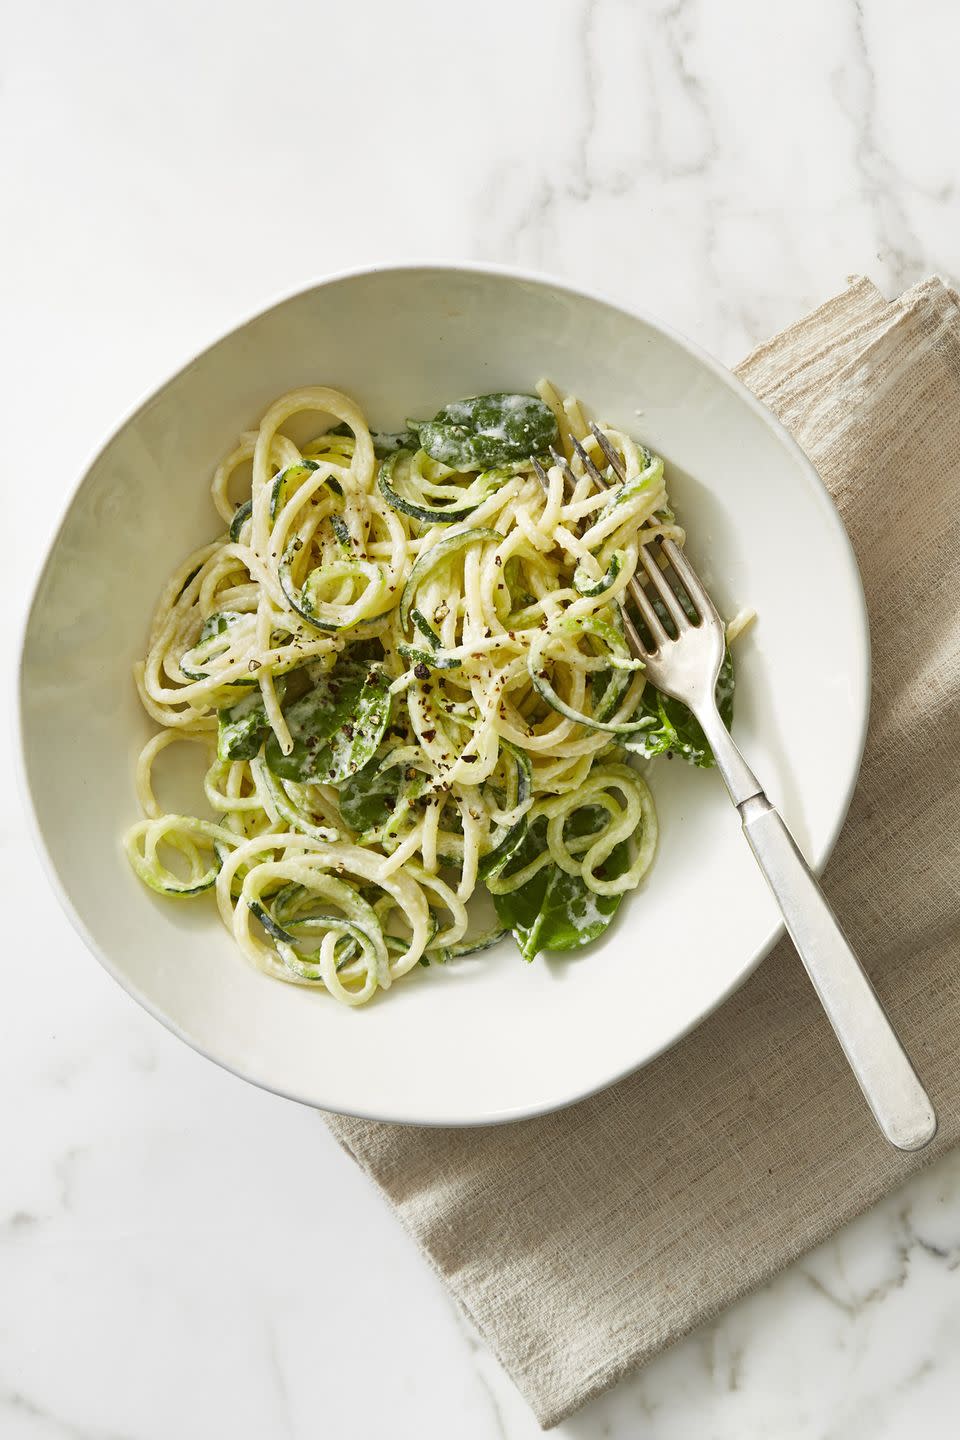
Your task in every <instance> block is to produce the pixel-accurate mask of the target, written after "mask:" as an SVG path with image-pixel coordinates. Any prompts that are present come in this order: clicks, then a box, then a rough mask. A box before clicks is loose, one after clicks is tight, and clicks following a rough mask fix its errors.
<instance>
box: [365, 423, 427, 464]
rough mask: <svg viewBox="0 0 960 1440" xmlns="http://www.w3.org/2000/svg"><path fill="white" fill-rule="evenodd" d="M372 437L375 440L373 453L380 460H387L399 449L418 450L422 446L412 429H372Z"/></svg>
mask: <svg viewBox="0 0 960 1440" xmlns="http://www.w3.org/2000/svg"><path fill="white" fill-rule="evenodd" d="M370 439H371V440H372V441H373V453H374V455H376V457H377V459H378V460H385V459H386V457H387V456H388V455H393V454H394V452H395V451H397V450H417V449H419V447H420V442H419V441H418V440H417V437H416V435H415V433H414V432H413V431H412V430H397V431H394V432H390V431H385V430H381V431H378V430H371V432H370Z"/></svg>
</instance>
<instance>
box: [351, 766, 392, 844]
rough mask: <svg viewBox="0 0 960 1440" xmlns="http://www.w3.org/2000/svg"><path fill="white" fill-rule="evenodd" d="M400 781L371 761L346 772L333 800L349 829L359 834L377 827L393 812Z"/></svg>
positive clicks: (384, 823)
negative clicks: (360, 767) (355, 770)
mask: <svg viewBox="0 0 960 1440" xmlns="http://www.w3.org/2000/svg"><path fill="white" fill-rule="evenodd" d="M399 789H400V781H399V779H398V777H397V776H396V774H394V773H393V772H392V771H391V770H383V769H381V768H380V766H379V765H377V764H376V763H375V762H374V761H371V762H370V763H369V764H367V765H365V766H364V767H363V769H362V770H358V771H357V772H356V774H355V775H350V776H348V777H347V779H346V780H344V782H343V784H342V785H341V786H340V793H339V795H338V796H337V804H338V805H339V807H340V814H341V815H342V816H343V818H344V820H346V822H347V824H348V825H349V826H350V829H351V830H356V831H357V832H358V834H361V835H362V834H363V833H364V832H366V831H368V830H379V829H380V827H381V826H382V825H386V823H387V821H388V820H389V819H390V817H391V815H392V814H393V812H394V809H395V808H396V804H397V796H398V792H399Z"/></svg>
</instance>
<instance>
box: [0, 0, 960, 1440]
mask: <svg viewBox="0 0 960 1440" xmlns="http://www.w3.org/2000/svg"><path fill="white" fill-rule="evenodd" d="M4 18H5V25H4V31H5V36H4V44H3V47H2V49H0V123H2V133H3V136H4V146H3V153H2V160H0V164H2V176H3V183H2V185H0V234H2V236H3V256H4V263H3V266H2V276H0V296H2V303H3V316H4V319H3V324H2V331H0V336H2V338H0V345H2V362H0V363H2V385H0V397H2V399H0V404H2V406H3V412H4V416H5V421H6V423H5V425H4V431H3V433H4V437H5V442H6V444H5V454H4V498H5V503H6V506H7V525H8V531H7V533H8V535H10V536H15V543H14V545H13V547H12V548H11V549H10V550H8V560H7V567H8V575H10V576H11V579H10V582H9V588H10V589H11V593H14V594H16V595H17V596H18V598H19V599H20V600H22V599H23V597H24V596H25V595H26V592H27V588H28V585H29V583H30V579H31V577H32V575H33V572H34V570H35V568H36V565H37V563H38V561H39V558H40V555H41V553H42V550H43V548H44V546H45V544H46V540H47V538H48V534H49V530H50V528H51V524H52V519H53V516H54V515H55V513H56V510H57V508H58V506H59V503H60V498H61V497H62V495H63V494H64V493H65V492H66V491H67V489H68V488H69V487H70V485H71V484H72V482H73V479H74V478H75V476H76V474H77V470H78V467H79V465H80V463H81V461H82V460H83V458H84V457H85V456H87V455H88V454H89V452H90V451H91V450H92V449H93V448H94V446H95V445H96V443H97V442H98V440H99V439H100V438H101V437H102V435H103V434H104V432H105V431H106V430H107V428H108V427H109V426H111V425H112V423H113V422H114V421H115V420H116V419H117V417H118V416H119V415H120V414H121V413H122V412H124V411H125V410H126V409H127V408H128V407H129V406H130V405H131V404H132V403H133V402H134V401H135V400H136V399H137V398H138V397H139V396H141V395H142V394H143V393H144V392H145V391H147V390H149V389H150V388H152V387H153V385H154V384H155V383H156V382H157V381H158V380H160V379H161V378H163V377H164V376H165V375H166V374H167V373H168V372H170V371H171V370H172V369H173V368H174V367H176V366H178V365H179V364H180V363H181V362H182V361H183V360H184V359H186V358H187V357H188V356H189V355H190V354H191V352H193V351H194V350H195V349H196V348H198V347H199V346H201V345H202V344H203V343H204V342H206V341H207V340H208V339H210V338H212V337H214V336H216V335H217V334H218V333H219V332H221V331H222V330H224V329H226V328H228V327H229V326H230V325H231V324H232V323H233V322H234V321H235V319H236V318H237V317H238V316H241V315H244V314H246V313H249V312H251V311H253V310H255V309H257V308H258V307H260V306H261V305H263V304H264V303H266V302H268V301H269V300H271V299H272V298H273V297H274V296H276V295H277V294H278V293H280V292H282V291H284V290H286V289H289V288H292V287H294V286H296V285H299V284H302V283H305V282H307V281H309V280H311V279H312V278H314V277H316V276H319V275H321V274H323V273H324V272H325V271H329V270H332V269H336V268H339V267H344V266H349V265H353V264H357V263H361V262H367V261H372V260H378V259H392V258H405V257H422V258H434V257H436V258H440V257H442V258H453V259H456V258H463V257H471V258H479V259H495V260H501V261H517V262H521V263H526V264H531V265H535V266H538V267H542V268H544V269H547V270H549V271H553V272H555V273H559V274H561V275H566V276H569V277H571V278H572V279H574V280H577V281H581V282H585V283H587V284H588V285H592V286H596V287H599V288H602V289H604V290H606V291H608V292H610V293H611V294H614V295H618V296H621V297H624V298H626V299H628V300H633V301H637V302H639V303H641V304H643V305H645V306H647V307H648V308H649V309H651V310H653V311H655V312H656V313H659V314H660V315H661V316H662V317H663V318H665V319H666V320H668V321H670V322H672V323H673V324H674V325H675V326H677V327H678V328H679V329H681V330H684V331H686V332H687V333H689V334H690V335H692V336H693V337H695V338H696V339H698V340H700V341H701V342H702V343H703V344H705V345H706V346H707V347H708V348H710V349H712V350H713V351H714V352H715V353H717V354H718V355H719V356H720V357H721V358H723V359H725V360H727V361H731V362H732V361H735V360H736V359H737V358H738V356H740V355H741V354H742V353H743V352H745V351H746V350H747V349H748V348H749V347H750V346H751V345H752V344H753V343H754V342H755V341H757V340H759V339H761V338H762V337H763V336H764V335H765V334H766V333H767V332H769V331H770V330H772V329H775V328H776V327H778V326H780V325H782V324H783V323H785V322H787V321H789V320H790V319H791V318H792V317H794V316H795V315H797V314H798V313H800V312H801V311H803V310H804V309H805V308H807V307H809V306H810V305H812V304H814V303H815V302H816V301H817V300H818V299H820V298H822V297H823V296H824V295H826V294H827V293H828V292H830V291H832V290H834V289H836V288H839V287H840V286H841V285H842V283H843V280H844V277H845V276H846V275H847V274H848V273H849V272H854V271H865V272H867V273H869V274H871V275H872V276H874V278H876V279H877V280H878V281H879V282H880V283H881V285H882V286H883V287H885V288H887V289H893V288H896V287H902V286H904V285H906V284H908V283H909V282H911V281H912V280H914V279H916V278H917V277H918V276H920V275H921V274H923V273H924V272H926V271H928V270H931V269H939V270H941V271H943V272H944V273H946V274H948V275H951V276H952V277H953V279H954V280H956V278H957V277H958V275H960V228H958V226H957V223H956V220H957V179H958V163H960V162H958V160H957V152H956V145H955V143H954V142H955V139H956V56H957V53H958V43H960V16H958V13H957V11H956V8H955V6H953V5H951V4H950V3H948V0H942V3H939V4H938V3H935V0H914V3H913V4H912V5H910V6H901V5H898V4H896V3H895V0H889V3H887V0H867V3H865V4H863V5H854V4H848V3H835V0H817V3H807V4H803V5H800V4H794V5H769V4H766V3H764V0H750V3H748V0H727V3H725V4H723V5H716V4H708V3H706V0H703V3H701V4H695V3H692V0H676V3H672V4H653V3H638V0H592V3H573V0H554V3H553V4H551V5H549V6H548V5H547V4H545V3H544V4H540V5H535V4H532V3H528V4H523V3H518V0H487V3H486V4H484V5H483V6H479V7H469V8H468V7H465V6H464V7H461V6H456V5H454V4H447V5H446V6H441V5H440V4H439V3H427V0H407V3H406V4H404V5H394V4H390V3H388V0H377V3H369V0H368V3H364V0H358V3H354V4H352V5H349V6H343V7H340V6H332V5H322V4H314V5H312V6H306V5H297V4H294V3H293V0H272V3H270V4H269V5H254V4H252V3H250V0H239V3H232V4H231V3H226V0H211V3H206V4H203V5H197V4H187V3H186V0H139V3H137V4H135V5H133V4H125V3H122V0H88V3H86V4H84V5H78V4H75V3H71V0H56V3H55V0H38V3H36V4H34V5H31V6H27V5H26V4H23V3H20V4H11V5H9V6H8V7H7V8H6V11H5V17H4ZM41 487H42V496H43V498H42V500H41V503H40V504H39V506H38V504H37V494H38V490H40V489H41ZM18 619H19V616H18V615H17V616H15V615H13V614H11V611H10V609H9V607H5V608H4V609H3V610H2V611H0V625H2V626H3V633H4V644H5V649H6V651H7V653H10V652H11V651H12V648H13V644H14V636H15V632H16V622H17V621H18ZM8 683H9V682H8ZM8 751H9V747H8V746H4V747H3V750H2V752H0V753H2V758H0V766H2V776H3V788H2V792H0V793H2V794H3V795H4V796H6V797H8V798H7V801H6V802H5V803H4V805H3V809H2V835H0V838H2V845H3V855H4V860H5V864H4V866H3V868H2V874H3V876H4V882H3V883H4V889H5V895H4V901H3V908H4V918H5V922H6V923H5V930H6V940H7V944H6V947H5V951H4V960H5V962H6V963H5V964H4V965H3V966H2V967H0V1136H2V1160H0V1435H2V1436H3V1437H4V1440H61V1437H76V1440H169V1437H177V1440H201V1437H202V1440H216V1437H220V1436H230V1437H231V1440H265V1437H278V1440H286V1437H291V1440H305V1437H309V1436H314V1435H321V1434H323V1435H330V1436H336V1437H338V1440H341V1437H366V1436H373V1435H389V1436H396V1437H398V1440H399V1437H407V1436H409V1437H414V1436H416V1437H418V1440H422V1437H425V1436H434V1435H436V1436H446V1435H450V1434H456V1435H457V1436H460V1437H463V1440H493V1437H502V1436H506V1437H508V1440H527V1437H532V1436H533V1435H534V1434H535V1433H537V1431H536V1427H535V1425H534V1422H533V1421H532V1419H531V1418H530V1416H529V1415H528V1413H527V1412H526V1410H525V1407H524V1405H523V1403H522V1401H521V1400H520V1399H519V1397H518V1396H517V1394H516V1392H515V1391H514V1390H513V1387H512V1385H511V1384H510V1382H509V1381H508V1380H507V1379H506V1378H505V1377H504V1376H503V1375H502V1374H501V1373H499V1371H498V1369H497V1366H496V1365H495V1363H494V1362H493V1361H492V1360H491V1358H490V1357H489V1356H488V1355H487V1354H486V1353H485V1352H484V1350H483V1349H482V1348H481V1347H479V1346H478V1344H477V1343H476V1341H475V1340H474V1339H473V1338H472V1337H471V1336H470V1335H469V1334H468V1333H466V1331H465V1330H464V1328H463V1327H462V1325H461V1323H460V1322H459V1321H458V1319H457V1318H456V1316H455V1314H454V1311H453V1308H452V1306H451V1304H450V1303H449V1301H448V1300H447V1298H446V1296H445V1294H444V1292H443V1290H442V1289H441V1287H440V1286H439V1284H438V1282H437V1281H436V1280H435V1279H434V1277H433V1276H432V1274H431V1273H430V1272H429V1271H428V1269H427V1268H426V1266H425V1265H424V1264H423V1263H422V1262H421V1260H420V1258H419V1256H418V1255H417V1253H416V1252H415V1251H414V1249H413V1247H412V1245H411V1244H410V1242H409V1241H408V1240H407V1239H406V1237H405V1236H404V1234H403V1233H401V1231H400V1229H399V1228H398V1226H397V1225H396V1224H395V1223H394V1221H393V1220H392V1218H391V1217H390V1215H388V1214H387V1213H386V1212H385V1210H384V1209H383V1207H382V1205H381V1203H380V1201H379V1199H378V1197H377V1196H376V1195H375V1194H373V1193H372V1191H371V1190H370V1188H369V1187H368V1185H367V1184H366V1182H365V1181H364V1179H363V1178H362V1176H361V1175H360V1174H359V1173H358V1172H357V1171H356V1170H355V1169H354V1167H353V1165H352V1163H351V1162H350V1161H349V1160H347V1159H346V1157H345V1156H344V1155H342V1154H341V1153H340V1151H339V1150H338V1149H337V1147H336V1146H335V1145H334V1144H333V1142H332V1141H331V1140H330V1138H329V1136H328V1135H327V1133H326V1131H325V1129H324V1126H323V1124H322V1121H321V1120H320V1119H319V1118H318V1117H317V1116H316V1115H315V1114H313V1113H311V1112H309V1111H306V1110H303V1109H299V1108H297V1107H296V1106H293V1105H290V1104H286V1103H284V1102H282V1101H280V1100H277V1099H274V1098H273V1097H271V1096H268V1095H265V1094H262V1093H259V1092H257V1091H255V1090H253V1089H252V1088H249V1087H246V1086H244V1085H243V1084H242V1083H241V1082H239V1081H237V1080H234V1079H232V1078H231V1077H230V1076H228V1075H225V1074H222V1073H221V1072H220V1071H218V1070H216V1069H215V1068H214V1067H213V1066H212V1065H209V1064H207V1063H206V1062H205V1061H203V1060H201V1059H199V1058H198V1057H197V1056H195V1055H193V1054H192V1053H191V1052H189V1051H188V1050H186V1049H185V1048H184V1047H183V1046H182V1045H180V1044H179V1043H178V1042H177V1041H176V1040H174V1039H173V1038H172V1037H171V1036H169V1035H168V1034H167V1033H166V1032H165V1031H163V1030H161V1029H160V1028H159V1027H158V1026H157V1025H156V1024H155V1023H154V1022H153V1021H151V1020H150V1019H149V1018H148V1017H147V1016H146V1015H145V1014H143V1013H141V1012H140V1011H139V1010H138V1009H137V1008H136V1007H135V1006H134V1005H133V1004H132V1003H131V1002H130V1001H129V1000H127V999H126V997H125V996H123V995H122V994H121V993H120V992H119V991H118V990H117V989H116V988H115V987H114V986H113V984H112V982H111V981H110V980H109V979H108V978H107V976H106V975H105V974H104V973H102V972H101V971H100V970H99V969H98V967H97V966H96V964H95V963H94V962H93V961H92V960H91V959H90V958H89V957H88V956H87V955H86V954H85V953H84V951H83V949H82V947H81V945H80V942H79V941H78V940H77V939H75V938H74V936H73V935H72V933H71V932H70V930H69V929H68V926H67V924H66V921H65V920H64V919H63V918H62V917H61V916H60V914H59V912H58V911H57V909H56V906H55V903H54V902H53V900H52V898H51V897H50V895H49V894H48V891H47V888H46V883H45V881H44V878H43V876H42V875H41V873H40V869H39V865H38V863H37V861H36V860H35V859H34V857H33V854H32V851H31V850H30V849H29V847H28V845H27V842H26V839H25V831H24V826H23V821H22V818H21V815H20V813H19V810H18V807H17V805H16V802H15V800H12V799H10V798H9V797H10V796H11V794H12V786H13V777H12V767H11V763H10V759H9V753H8ZM958 1269H960V1155H958V1156H954V1157H952V1158H948V1159H947V1160H945V1161H943V1162H941V1163H940V1164H939V1165H937V1166H936V1167H934V1168H933V1169H931V1170H930V1171H929V1172H927V1173H925V1174H924V1175H923V1176H921V1177H920V1178H919V1179H917V1180H915V1181H914V1182H913V1184H912V1185H910V1186H909V1187H908V1188H907V1189H905V1190H904V1191H903V1192H901V1193H900V1194H897V1195H895V1196H892V1197H891V1198H890V1199H889V1200H888V1201H887V1202H886V1203H884V1204H883V1205H881V1206H880V1207H879V1208H878V1209H877V1210H876V1211H874V1212H873V1213H872V1214H870V1215H869V1216H867V1217H865V1218H864V1219H863V1220H862V1221H860V1222H859V1223H858V1224H856V1225H854V1226H852V1227H850V1228H849V1229H848V1230H847V1231H846V1232H844V1233H843V1234H842V1235H840V1236H839V1237H837V1238H836V1239H835V1240H834V1241H833V1242H831V1243H830V1244H828V1245H826V1246H824V1247H823V1248H822V1249H821V1250H820V1251H819V1252H818V1253H816V1254H815V1255H813V1256H811V1257H810V1258H809V1259H807V1260H805V1261H804V1262H802V1263H801V1264H799V1265H797V1266H795V1267H794V1268H793V1269H792V1270H790V1271H788V1272H787V1273H786V1274H784V1275H782V1276H781V1277H780V1278H779V1279H778V1280H777V1281H776V1282H775V1283H774V1284H772V1285H770V1286H769V1287H768V1288H767V1289H766V1290H764V1291H763V1292H762V1293H760V1294H758V1295H756V1296H754V1297H753V1298H751V1299H749V1300H748V1301H746V1302H745V1303H743V1304H741V1305H739V1306H737V1307H736V1308H735V1309H733V1310H731V1311H729V1312H728V1313H727V1314H726V1315H724V1316H723V1317H722V1318H721V1319H720V1320H719V1321H718V1322H717V1323H716V1324H715V1325H713V1326H711V1327H710V1328H709V1329H707V1330H704V1331H701V1332H699V1333H697V1334H696V1335H694V1336H692V1337H690V1338H689V1339H687V1340H686V1341H684V1342H683V1343H681V1344H679V1345H678V1346H677V1347H676V1348H675V1349H674V1350H673V1351H672V1352H670V1353H669V1354H666V1355H664V1356H663V1357H662V1358H661V1359H659V1360H658V1361H657V1362H655V1363H654V1364H652V1365H651V1366H649V1368H648V1369H647V1370H646V1371H645V1372H644V1373H643V1374H642V1375H640V1376H639V1377H637V1378H636V1379H634V1380H632V1381H629V1382H627V1383H625V1384H624V1385H622V1386H621V1387H620V1388H619V1389H618V1390H616V1391H615V1392H614V1393H612V1394H611V1395H609V1396H607V1397H605V1398H604V1399H602V1400H600V1401H599V1402H597V1403H596V1404H595V1405H593V1406H592V1407H590V1408H588V1409H587V1410H586V1411H585V1412H583V1413H582V1414H581V1415H580V1416H578V1417H577V1418H575V1419H574V1420H571V1421H569V1422H568V1423H567V1424H566V1425H564V1426H563V1427H562V1429H561V1431H560V1432H558V1433H562V1434H563V1435H564V1436H567V1437H571V1440H573V1437H579V1440H587V1437H593V1436H601V1435H606V1436H611V1437H613V1440H627V1437H630V1440H634V1437H643V1440H681V1437H682V1440H688V1437H690V1436H697V1437H698V1440H761V1437H763V1440H767V1437H770V1436H776V1437H777V1440H814V1437H817V1440H828V1437H844V1440H850V1437H861V1436H862V1437H864V1440H866V1437H870V1440H900V1437H908V1436H913V1435H915V1434H917V1433H930V1434H937V1435H945V1434H952V1433H955V1431H956V1423H957V1422H956V1413H957V1408H958V1405H960V1369H958V1367H957V1364H956V1356H957V1353H958V1344H960V1275H958Z"/></svg>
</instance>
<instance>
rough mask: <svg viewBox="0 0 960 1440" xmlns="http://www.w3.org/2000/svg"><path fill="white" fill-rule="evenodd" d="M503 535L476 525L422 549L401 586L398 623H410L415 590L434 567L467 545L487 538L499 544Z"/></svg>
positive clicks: (485, 540)
mask: <svg viewBox="0 0 960 1440" xmlns="http://www.w3.org/2000/svg"><path fill="white" fill-rule="evenodd" d="M502 539H503V536H502V535H501V534H500V532H499V531H498V530H488V529H486V528H485V527H482V526H477V528H476V529H475V530H457V531H456V532H455V533H454V534H453V535H444V536H443V538H442V539H441V540H438V541H437V543H436V544H435V545H431V546H430V549H429V550H425V551H423V553H422V554H421V555H418V556H417V560H416V563H415V564H414V567H413V569H412V570H411V571H410V574H409V575H408V576H407V583H406V584H405V585H404V587H403V594H402V595H401V596H400V623H401V625H402V626H403V628H404V629H406V628H407V626H408V625H409V624H410V618H411V614H410V612H411V608H412V606H413V601H414V597H415V596H416V593H417V590H418V589H419V588H420V586H421V585H422V584H423V582H424V580H426V578H427V576H428V575H430V574H432V572H433V571H434V570H435V569H436V567H437V566H438V565H440V564H442V563H443V561H444V560H448V559H449V558H450V556H451V555H454V554H455V553H456V552H457V551H458V550H463V549H464V548H465V547H466V546H467V545H473V544H475V543H476V542H478V541H479V542H480V543H481V544H486V543H487V541H489V540H496V541H497V543H498V544H499V543H500V541H501V540H502Z"/></svg>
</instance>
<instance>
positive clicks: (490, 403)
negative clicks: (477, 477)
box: [407, 393, 559, 470]
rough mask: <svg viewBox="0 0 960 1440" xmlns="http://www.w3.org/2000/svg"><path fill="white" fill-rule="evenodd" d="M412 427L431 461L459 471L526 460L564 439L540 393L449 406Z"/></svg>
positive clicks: (482, 397)
mask: <svg viewBox="0 0 960 1440" xmlns="http://www.w3.org/2000/svg"><path fill="white" fill-rule="evenodd" d="M407 424H408V426H409V427H410V429H411V430H415V431H416V432H417V436H418V439H419V443H420V447H421V449H423V450H425V451H426V452H427V454H428V455H429V456H430V457H431V459H433V460H440V461H441V462H442V463H443V464H444V465H449V466H451V467H452V468H453V469H454V470H486V469H489V468H490V467H491V466H494V465H503V464H505V463H506V462H507V461H510V460H526V459H528V458H529V457H530V456H531V455H539V454H541V453H542V452H543V451H544V450H546V449H547V448H548V446H550V445H552V444H554V443H555V442H556V441H557V440H558V438H559V434H558V431H557V422H556V420H555V418H554V415H553V411H552V410H551V409H550V407H549V405H545V404H544V403H543V401H542V400H539V399H538V398H537V397H536V396H535V395H508V394H504V393H497V394H494V395H475V396H473V397H472V398H471V399H469V400H454V401H453V402H452V403H451V404H449V405H445V406H444V407H443V409H442V410H440V411H438V412H437V414H436V415H435V416H434V417H433V419H432V420H422V421H417V420H408V421H407Z"/></svg>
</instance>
